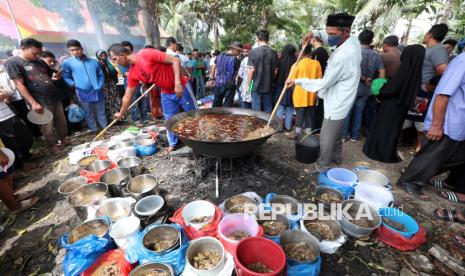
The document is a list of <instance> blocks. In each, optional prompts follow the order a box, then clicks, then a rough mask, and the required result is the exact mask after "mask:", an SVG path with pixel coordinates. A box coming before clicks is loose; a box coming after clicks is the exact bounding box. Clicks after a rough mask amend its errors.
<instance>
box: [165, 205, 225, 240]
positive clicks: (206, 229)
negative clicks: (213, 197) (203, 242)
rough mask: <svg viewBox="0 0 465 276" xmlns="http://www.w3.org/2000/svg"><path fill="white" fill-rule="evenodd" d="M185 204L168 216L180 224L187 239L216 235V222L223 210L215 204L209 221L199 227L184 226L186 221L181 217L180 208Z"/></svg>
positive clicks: (218, 222)
mask: <svg viewBox="0 0 465 276" xmlns="http://www.w3.org/2000/svg"><path fill="white" fill-rule="evenodd" d="M184 207H185V206H182V207H181V208H179V209H178V210H176V212H175V213H174V215H173V217H171V218H170V221H172V222H174V223H177V224H179V225H181V226H182V228H183V229H184V231H185V232H186V235H187V237H188V238H189V240H194V239H197V238H200V237H207V236H209V237H216V235H217V231H218V224H220V220H221V218H222V217H223V212H221V209H220V208H219V207H218V206H215V208H216V211H215V215H214V216H213V219H212V220H211V222H210V223H209V224H207V225H205V226H203V227H202V228H200V229H198V230H197V229H195V228H194V227H192V226H186V223H185V221H184V219H183V217H182V210H183V209H184Z"/></svg>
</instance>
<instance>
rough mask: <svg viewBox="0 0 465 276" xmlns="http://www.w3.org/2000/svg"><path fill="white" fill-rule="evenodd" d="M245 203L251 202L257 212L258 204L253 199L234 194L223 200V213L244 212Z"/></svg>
mask: <svg viewBox="0 0 465 276" xmlns="http://www.w3.org/2000/svg"><path fill="white" fill-rule="evenodd" d="M246 204H253V205H255V206H256V210H257V212H258V204H259V202H257V201H256V200H255V199H253V198H250V197H248V196H245V195H235V196H232V197H230V198H228V199H226V200H225V201H224V212H225V214H235V213H244V210H245V208H244V207H245V206H244V205H246Z"/></svg>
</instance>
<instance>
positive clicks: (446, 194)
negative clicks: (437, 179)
mask: <svg viewBox="0 0 465 276" xmlns="http://www.w3.org/2000/svg"><path fill="white" fill-rule="evenodd" d="M436 194H437V195H438V196H440V197H442V198H444V199H447V200H449V201H450V202H454V203H465V200H460V199H459V197H458V194H457V193H455V192H451V191H438V192H437V193H436Z"/></svg>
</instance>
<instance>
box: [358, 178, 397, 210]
mask: <svg viewBox="0 0 465 276" xmlns="http://www.w3.org/2000/svg"><path fill="white" fill-rule="evenodd" d="M354 199H355V200H358V201H361V202H365V203H367V204H369V205H370V206H372V207H373V208H375V209H376V210H378V209H379V208H386V207H392V206H393V204H394V196H393V194H392V192H391V191H390V190H389V189H387V188H385V187H382V186H379V185H373V184H358V185H357V186H355V193H354Z"/></svg>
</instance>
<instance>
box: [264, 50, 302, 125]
mask: <svg viewBox="0 0 465 276" xmlns="http://www.w3.org/2000/svg"><path fill="white" fill-rule="evenodd" d="M307 45H308V44H305V45H302V50H300V53H299V57H298V58H297V61H296V62H295V63H294V64H295V66H293V67H292V69H291V71H290V72H289V75H288V76H287V79H289V77H290V76H292V75H293V74H294V71H295V70H296V68H297V64H298V63H299V61H300V60H301V59H302V55H303V54H304V50H305V48H306V47H307ZM287 79H286V80H287ZM287 89H288V87H287V84H285V85H284V87H283V90H282V91H281V94H280V95H279V98H278V101H277V102H276V105H275V106H274V109H273V112H271V116H270V119H269V120H268V124H267V126H270V124H271V121H272V120H273V117H274V115H275V114H276V111H278V107H279V104H280V103H281V100H282V99H283V97H284V93H286V90H287Z"/></svg>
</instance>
